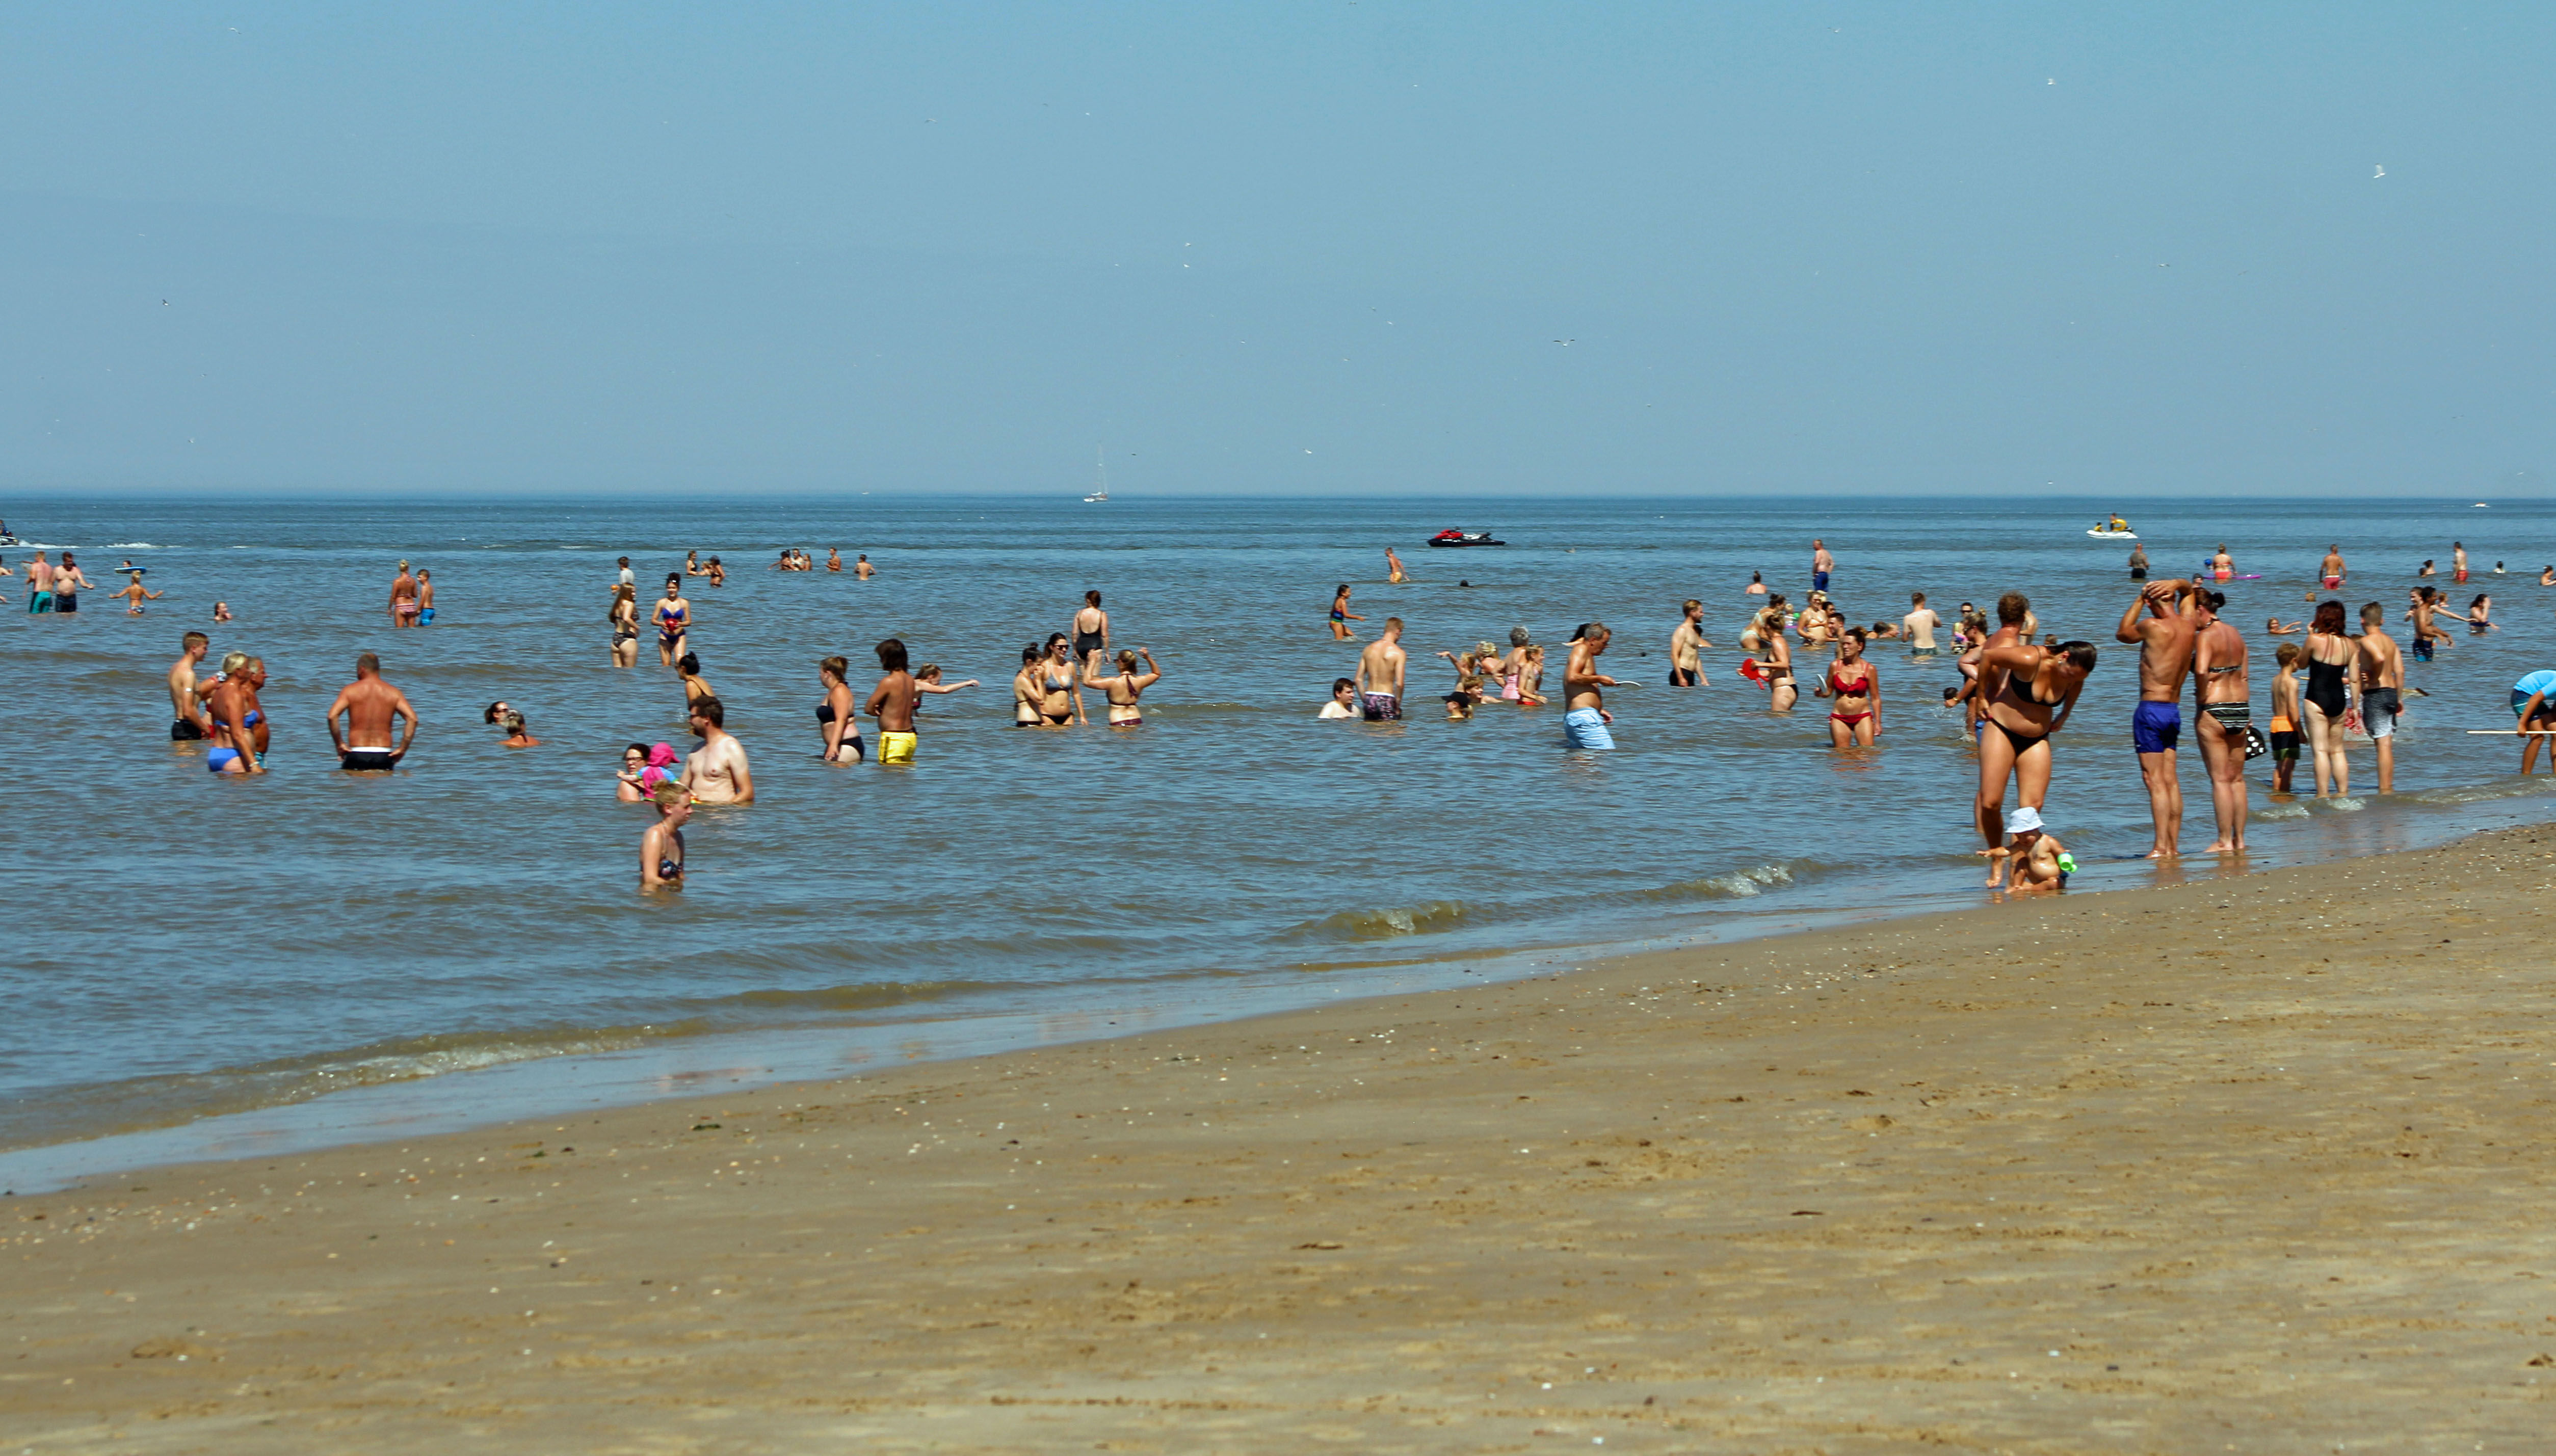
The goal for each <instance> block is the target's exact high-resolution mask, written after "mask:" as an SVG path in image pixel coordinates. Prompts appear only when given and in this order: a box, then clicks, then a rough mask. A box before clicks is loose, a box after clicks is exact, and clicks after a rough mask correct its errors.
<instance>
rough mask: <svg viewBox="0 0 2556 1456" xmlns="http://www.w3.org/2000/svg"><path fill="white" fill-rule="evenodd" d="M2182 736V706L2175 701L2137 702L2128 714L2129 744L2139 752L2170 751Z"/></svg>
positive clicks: (2172, 750)
mask: <svg viewBox="0 0 2556 1456" xmlns="http://www.w3.org/2000/svg"><path fill="white" fill-rule="evenodd" d="M2182 736H2183V708H2182V706H2181V705H2180V704H2177V703H2150V702H2143V703H2141V704H2139V709H2138V711H2137V712H2135V713H2132V714H2130V744H2131V746H2132V747H2134V748H2136V749H2137V750H2138V751H2139V752H2141V753H2172V752H2174V744H2175V740H2176V739H2178V738H2181V737H2182Z"/></svg>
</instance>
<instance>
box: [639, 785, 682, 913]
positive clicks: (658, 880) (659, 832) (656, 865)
mask: <svg viewBox="0 0 2556 1456" xmlns="http://www.w3.org/2000/svg"><path fill="white" fill-rule="evenodd" d="M649 799H650V801H651V802H653V803H655V804H656V805H657V822H656V823H654V824H651V825H649V826H648V832H647V833H646V834H644V835H642V836H641V837H640V840H639V890H640V893H641V894H654V893H656V892H657V891H660V890H681V889H683V888H684V825H685V823H686V822H688V821H689V820H690V819H691V818H692V817H693V795H692V794H691V792H689V791H688V790H687V789H685V788H684V786H682V785H681V784H662V785H659V786H658V788H657V791H656V792H655V793H652V794H650V795H649Z"/></svg>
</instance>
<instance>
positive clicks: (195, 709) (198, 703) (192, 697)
mask: <svg viewBox="0 0 2556 1456" xmlns="http://www.w3.org/2000/svg"><path fill="white" fill-rule="evenodd" d="M179 645H180V646H181V647H183V648H185V649H186V651H184V652H182V653H180V654H178V661H176V662H175V663H172V664H170V665H169V707H170V709H171V710H172V711H173V712H175V713H176V714H177V716H176V717H175V718H174V719H172V720H171V721H170V724H169V741H170V742H171V743H193V742H196V741H198V740H200V739H202V738H203V736H204V735H205V734H206V733H208V732H210V731H211V729H212V726H213V723H212V720H211V719H210V718H207V717H205V716H204V705H203V702H202V700H201V699H200V697H199V696H198V695H197V694H196V692H195V665H196V664H197V663H200V662H202V661H203V660H204V654H206V653H208V652H211V651H212V644H211V642H210V641H209V640H208V639H207V638H206V637H205V636H204V634H202V633H200V632H190V633H188V634H187V636H186V638H185V640H184V641H182V642H181V643H180V644H179Z"/></svg>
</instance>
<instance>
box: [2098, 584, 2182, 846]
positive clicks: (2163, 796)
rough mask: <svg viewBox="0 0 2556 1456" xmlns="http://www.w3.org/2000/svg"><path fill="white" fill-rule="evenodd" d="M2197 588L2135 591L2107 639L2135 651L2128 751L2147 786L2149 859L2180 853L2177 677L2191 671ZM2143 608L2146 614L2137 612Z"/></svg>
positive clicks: (2167, 586)
mask: <svg viewBox="0 0 2556 1456" xmlns="http://www.w3.org/2000/svg"><path fill="white" fill-rule="evenodd" d="M2198 590H2199V588H2198V587H2196V586H2194V585H2193V583H2191V582H2189V581H2184V580H2180V579H2178V580H2173V581H2151V582H2149V583H2148V584H2147V585H2146V586H2144V587H2142V588H2140V590H2139V594H2138V596H2137V597H2136V598H2135V599H2134V600H2132V601H2131V603H2130V606H2129V610H2127V611H2125V612H2123V613H2121V625H2120V626H2119V628H2118V629H2116V630H2115V631H2114V632H2113V634H2112V635H2113V637H2114V638H2115V639H2116V640H2118V641H2121V642H2132V643H2137V644H2138V647H2139V705H2138V708H2137V710H2136V711H2134V712H2133V713H2131V714H2130V746H2131V747H2132V748H2134V749H2136V750H2137V751H2138V755H2139V777H2140V778H2142V779H2144V780H2146V781H2147V787H2148V815H2149V817H2150V818H2152V819H2154V820H2155V821H2156V844H2155V846H2154V847H2153V848H2151V849H2149V851H2148V858H2149V859H2152V860H2157V859H2170V858H2172V857H2173V856H2175V855H2178V854H2181V853H2182V852H2183V850H2182V848H2181V845H2180V840H2181V839H2182V836H2183V785H2182V783H2181V782H2180V781H2179V780H2177V779H2176V778H2175V772H2174V748H2175V743H2176V741H2177V740H2179V739H2180V738H2182V736H2183V708H2182V706H2181V705H2180V703H2179V701H2178V700H2179V699H2180V698H2181V697H2182V696H2183V675H2184V674H2185V673H2186V672H2189V671H2191V670H2192V640H2193V619H2192V614H2191V604H2192V601H2193V598H2194V595H2195V593H2196V592H2198ZM2143 608H2144V609H2145V610H2146V612H2147V613H2148V615H2147V616H2146V617H2144V618H2142V617H2141V616H2140V615H2139V613H2140V611H2141V609H2143Z"/></svg>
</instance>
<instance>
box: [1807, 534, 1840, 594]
mask: <svg viewBox="0 0 2556 1456" xmlns="http://www.w3.org/2000/svg"><path fill="white" fill-rule="evenodd" d="M1836 569H1837V557H1835V556H1832V555H1830V554H1829V548H1828V547H1827V546H1825V545H1823V544H1822V543H1821V541H1820V539H1819V538H1818V537H1816V536H1815V537H1812V538H1811V590H1813V591H1826V590H1828V589H1829V573H1830V572H1832V571H1834V570H1836Z"/></svg>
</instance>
